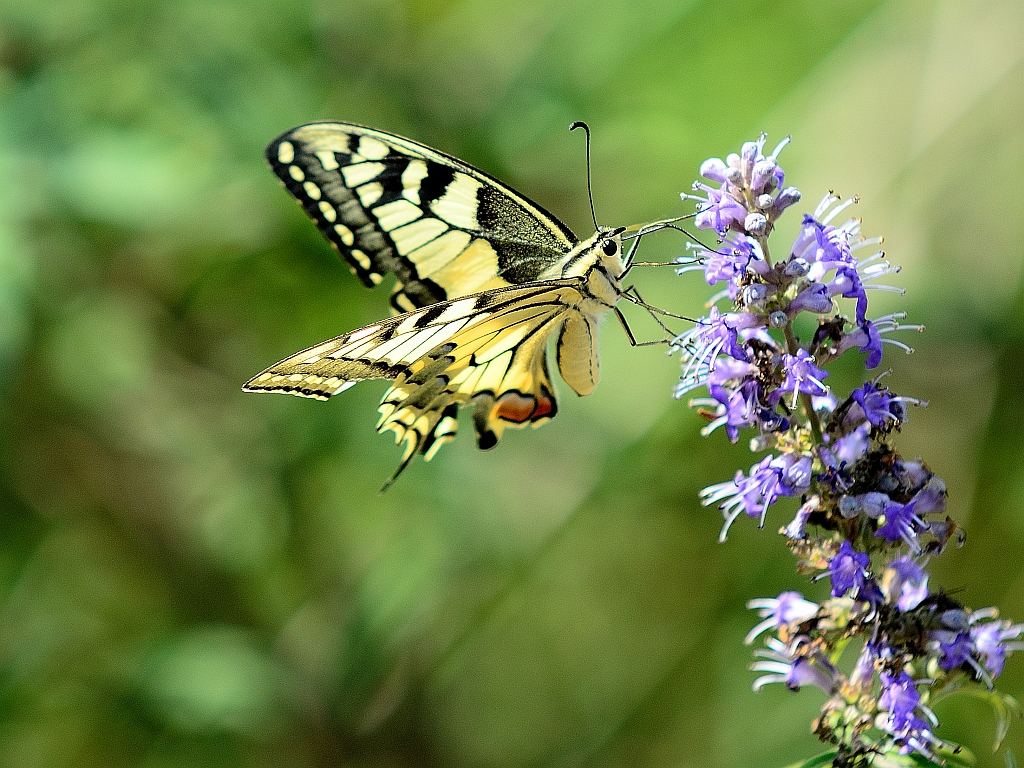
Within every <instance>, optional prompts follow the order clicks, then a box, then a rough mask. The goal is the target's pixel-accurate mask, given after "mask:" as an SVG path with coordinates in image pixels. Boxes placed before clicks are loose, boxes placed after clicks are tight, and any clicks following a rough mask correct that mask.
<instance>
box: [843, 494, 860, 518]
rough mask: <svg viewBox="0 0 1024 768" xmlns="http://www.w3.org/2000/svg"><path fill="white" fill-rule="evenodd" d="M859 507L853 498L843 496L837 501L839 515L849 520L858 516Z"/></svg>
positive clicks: (858, 503)
mask: <svg viewBox="0 0 1024 768" xmlns="http://www.w3.org/2000/svg"><path fill="white" fill-rule="evenodd" d="M860 510H861V506H860V502H859V501H857V499H855V498H854V497H853V496H843V497H841V498H840V499H839V514H840V515H842V516H843V517H844V518H845V519H847V520H849V519H851V518H854V517H856V516H857V515H859V514H860Z"/></svg>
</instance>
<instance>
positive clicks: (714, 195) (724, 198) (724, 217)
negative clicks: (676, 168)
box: [684, 182, 747, 237]
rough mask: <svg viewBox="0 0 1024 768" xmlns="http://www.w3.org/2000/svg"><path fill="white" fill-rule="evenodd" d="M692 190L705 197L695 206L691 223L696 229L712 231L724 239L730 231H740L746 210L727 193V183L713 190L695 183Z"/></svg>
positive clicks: (705, 185)
mask: <svg viewBox="0 0 1024 768" xmlns="http://www.w3.org/2000/svg"><path fill="white" fill-rule="evenodd" d="M693 189H694V191H700V192H704V193H705V194H706V195H707V198H706V199H705V200H703V201H702V202H699V203H698V204H697V210H698V213H697V215H696V217H694V220H693V222H694V224H695V225H696V226H697V228H698V229H713V230H715V232H717V233H718V235H719V237H725V235H726V233H728V231H729V230H730V229H737V230H742V225H743V220H744V219H745V218H746V217H747V209H746V208H744V207H743V204H742V203H740V202H739V201H738V200H736V198H734V197H733V196H732V195H731V194H730V193H729V187H728V183H725V184H723V185H722V187H721V188H719V189H715V188H714V187H709V186H708V185H707V184H704V183H702V182H697V183H695V184H694V185H693ZM684 199H685V198H684Z"/></svg>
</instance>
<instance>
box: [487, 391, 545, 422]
mask: <svg viewBox="0 0 1024 768" xmlns="http://www.w3.org/2000/svg"><path fill="white" fill-rule="evenodd" d="M536 408H537V401H536V399H534V398H533V397H531V396H530V395H522V394H520V393H519V392H516V391H515V390H510V391H508V392H506V393H504V394H503V395H502V396H501V397H499V398H498V402H497V403H495V407H494V415H495V417H496V418H499V419H502V420H504V421H511V422H512V423H513V424H522V423H523V422H525V421H529V420H530V418H531V417H532V416H533V412H534V410H536Z"/></svg>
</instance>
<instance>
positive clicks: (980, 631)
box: [780, 596, 1024, 678]
mask: <svg viewBox="0 0 1024 768" xmlns="http://www.w3.org/2000/svg"><path fill="white" fill-rule="evenodd" d="M780 597H781V596H780ZM996 617H997V612H996V610H995V609H994V608H987V609H982V610H980V611H975V612H974V613H973V614H971V618H970V620H969V621H970V623H971V624H972V626H971V628H970V630H969V631H970V635H971V641H972V643H973V644H974V649H975V651H976V652H977V654H978V656H979V658H980V659H981V663H982V664H984V665H985V669H986V670H987V671H988V673H989V675H991V676H992V677H993V678H995V677H999V675H1000V674H1001V673H1002V671H1003V665H1004V664H1005V663H1006V657H1007V656H1009V655H1010V654H1011V653H1013V651H1019V650H1024V643H1021V642H1013V643H1011V642H1008V641H1009V640H1017V639H1018V638H1019V637H1020V636H1021V635H1022V634H1024V624H1011V623H1010V622H1009V621H1007V620H1006V619H1003V620H994V621H988V622H986V623H984V624H979V623H976V622H979V621H981V620H982V619H996Z"/></svg>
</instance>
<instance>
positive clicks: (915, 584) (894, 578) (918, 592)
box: [886, 557, 928, 611]
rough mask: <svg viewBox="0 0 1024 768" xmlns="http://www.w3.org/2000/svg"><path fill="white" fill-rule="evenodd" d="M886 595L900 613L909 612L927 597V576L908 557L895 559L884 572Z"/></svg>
mask: <svg viewBox="0 0 1024 768" xmlns="http://www.w3.org/2000/svg"><path fill="white" fill-rule="evenodd" d="M886 593H887V597H888V598H889V600H894V599H895V602H896V607H897V608H899V609H900V610H901V611H911V610H913V609H914V608H916V607H917V606H919V605H920V604H921V601H923V600H924V599H925V598H926V597H928V574H927V573H925V572H924V570H923V569H922V568H921V566H920V565H918V564H917V563H915V562H914V561H913V560H911V559H910V558H909V557H900V558H897V559H896V560H893V561H892V562H891V563H889V568H888V570H887V571H886Z"/></svg>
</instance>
